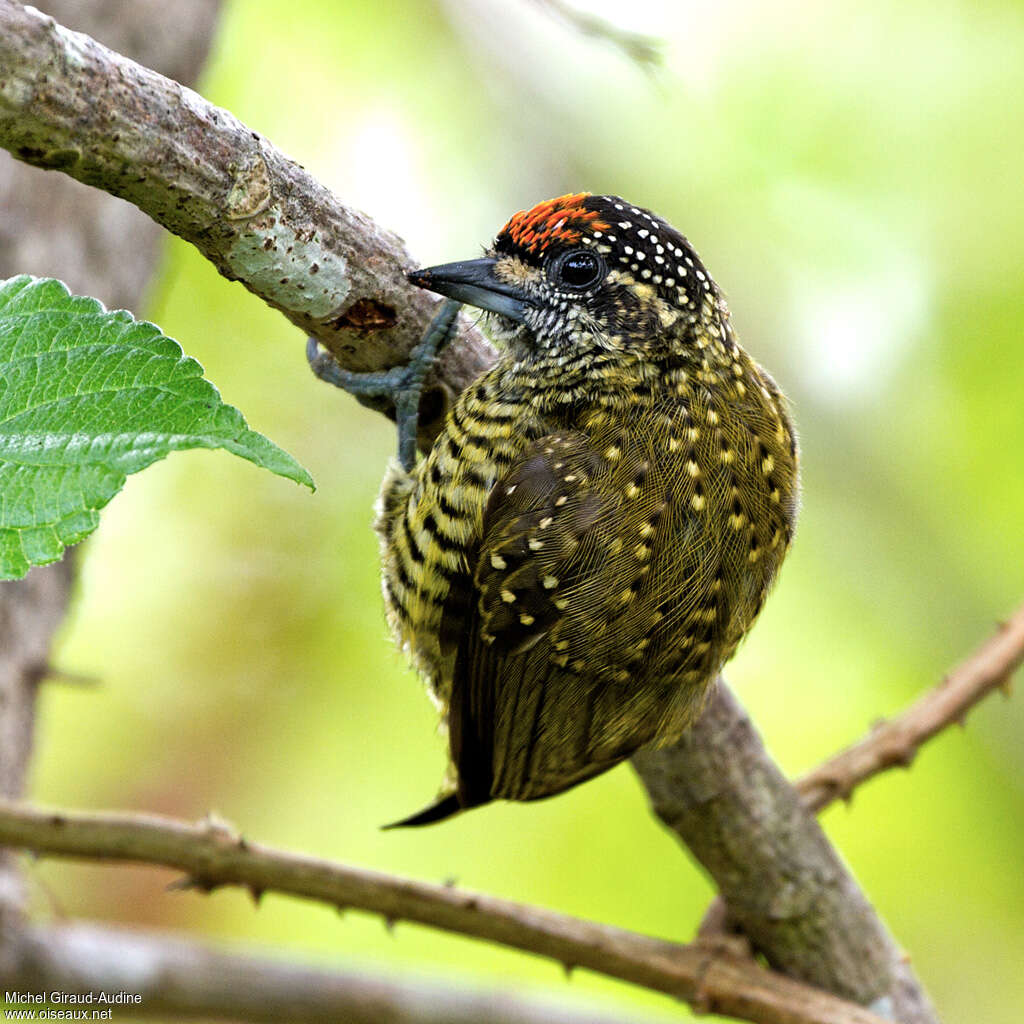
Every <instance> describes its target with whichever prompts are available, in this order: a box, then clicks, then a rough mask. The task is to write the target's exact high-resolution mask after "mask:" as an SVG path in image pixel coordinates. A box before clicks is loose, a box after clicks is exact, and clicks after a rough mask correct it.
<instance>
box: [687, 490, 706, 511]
mask: <svg viewBox="0 0 1024 1024" xmlns="http://www.w3.org/2000/svg"><path fill="white" fill-rule="evenodd" d="M690 505H691V506H692V507H693V510H694V511H695V512H703V511H704V505H705V501H704V495H703V494H695V495H694V496H693V497H692V498H690Z"/></svg>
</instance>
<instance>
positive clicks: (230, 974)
mask: <svg viewBox="0 0 1024 1024" xmlns="http://www.w3.org/2000/svg"><path fill="white" fill-rule="evenodd" d="M0 987H2V988H3V989H4V991H7V992H61V993H63V994H75V995H88V994H89V993H96V994H98V993H100V992H106V993H119V992H126V993H128V994H129V995H131V996H132V997H138V1002H129V1003H121V1004H118V1005H117V1006H115V1007H114V1019H115V1020H120V1019H122V1018H123V1017H129V1016H144V1017H147V1018H152V1017H153V1016H154V1015H156V1014H160V1015H162V1016H164V1017H167V1018H171V1017H180V1018H194V1017H201V1018H202V1019H203V1020H215V1019H216V1020H220V1019H223V1020H228V1021H239V1020H245V1021H251V1022H260V1024H337V1022H338V1021H344V1022H345V1024H382V1022H387V1024H625V1020H624V1019H623V1018H621V1017H614V1016H612V1015H605V1014H597V1013H595V1012H594V1011H593V1010H592V1009H588V1010H586V1011H584V1010H579V1009H574V1008H572V1007H571V1006H565V1005H558V1004H556V1003H553V1002H550V1001H549V1002H541V1001H539V1000H536V999H524V998H523V997H521V996H518V995H516V994H514V993H512V992H494V991H484V990H478V991H474V990H463V989H459V988H454V987H453V986H452V985H450V984H446V985H441V984H438V983H434V984H428V983H426V982H414V981H409V980H403V979H393V978H375V977H372V976H368V975H367V974H366V973H365V972H363V971H360V972H358V973H356V972H352V971H340V970H336V969H332V970H327V969H324V968H316V967H311V966H310V967H307V966H300V965H297V964H292V963H285V962H282V961H281V960H280V959H279V958H274V959H271V958H270V957H265V956H253V955H251V954H250V955H246V954H242V953H238V952H228V951H226V950H222V949H218V948H217V947H215V946H210V945H205V944H202V943H198V942H195V941H193V940H190V939H185V938H182V937H180V936H177V935H169V934H159V933H147V932H140V931H134V930H133V931H120V930H117V929H113V928H107V927H104V926H101V925H94V924H89V923H85V922H75V923H72V924H63V925H56V926H49V927H32V928H28V929H26V930H25V931H24V933H23V934H21V935H20V936H19V937H18V942H17V945H16V947H15V949H14V950H13V955H12V956H11V957H9V958H8V967H7V969H6V970H4V969H3V967H2V966H0ZM27 1008H29V1009H31V1008H32V1007H31V1006H28V1007H27ZM630 1024H643V1022H642V1020H638V1019H637V1018H636V1017H635V1016H630Z"/></svg>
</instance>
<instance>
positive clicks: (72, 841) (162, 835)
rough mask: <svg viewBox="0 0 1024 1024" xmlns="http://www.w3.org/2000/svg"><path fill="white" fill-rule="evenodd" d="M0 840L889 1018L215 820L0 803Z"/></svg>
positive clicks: (783, 1009) (621, 935) (592, 965)
mask: <svg viewBox="0 0 1024 1024" xmlns="http://www.w3.org/2000/svg"><path fill="white" fill-rule="evenodd" d="M0 844H3V845H8V846H15V847H19V848H22V849H26V850H31V851H32V852H33V853H36V854H40V855H59V856H66V857H80V858H89V859H93V860H106V861H128V862H135V863H147V864H161V865H164V866H166V867H172V868H176V869H178V870H180V871H183V872H184V873H185V876H186V877H185V881H184V883H183V885H184V886H186V887H189V888H198V889H202V890H211V889H214V888H216V887H217V886H221V885H238V886H244V887H245V888H247V889H248V890H249V891H250V892H252V893H253V895H254V896H256V897H261V896H262V895H263V894H264V893H266V892H280V893H287V894H289V895H292V896H298V897H302V898H304V899H311V900H318V901H320V902H323V903H327V904H330V905H331V906H335V907H338V908H342V909H347V908H355V909H358V910H365V911H369V912H371V913H376V914H380V915H381V916H382V917H384V918H385V920H386V921H388V922H396V921H414V922H417V923H419V924H424V925H428V926H429V927H433V928H440V929H443V930H445V931H451V932H456V933H458V934H460V935H469V936H472V937H474V938H478V939H484V940H486V941H488V942H495V943H498V944H500V945H503V946H510V947H512V948H514V949H521V950H524V951H526V952H530V953H536V954H539V955H540V956H544V957H549V958H551V959H553V960H557V961H559V962H561V963H563V964H565V965H566V966H567V967H584V968H587V969H589V970H593V971H597V972H599V973H602V974H607V975H609V976H611V977H614V978H619V979H621V980H623V981H628V982H632V983H634V984H636V985H641V986H643V987H645V988H650V989H654V990H655V991H658V992H665V993H667V994H669V995H672V996H675V997H677V998H679V999H683V1000H686V1001H687V1002H690V1003H693V1004H695V1005H698V1006H699V1007H700V1008H701V1009H705V1010H714V1011H715V1012H718V1013H723V1014H726V1015H729V1016H733V1017H737V1018H739V1019H741V1020H749V1021H756V1022H759V1024H882V1021H881V1019H880V1018H879V1017H877V1016H876V1015H875V1014H873V1013H870V1012H869V1011H867V1010H865V1009H863V1008H862V1007H860V1006H855V1005H853V1004H851V1003H847V1002H844V1001H842V1000H840V999H837V998H836V997H835V996H832V995H828V994H826V993H825V992H821V991H818V990H816V989H814V988H811V987H810V986H807V985H803V984H800V983H799V982H795V981H793V980H792V979H790V978H786V977H784V976H783V975H781V974H777V973H774V972H771V971H766V970H765V969H764V968H762V967H759V966H758V965H757V963H756V962H755V961H754V960H753V959H752V958H748V957H741V956H737V955H735V954H732V953H728V952H723V951H720V950H717V949H714V948H704V947H701V946H699V945H697V946H686V945H681V944H679V943H673V942H665V941H661V940H659V939H654V938H649V937H648V936H645V935H640V934H637V933H634V932H628V931H625V930H623V929H620V928H613V927H611V926H609V925H602V924H596V923H593V922H590V921H582V920H579V919H577V918H573V917H568V916H566V915H564V914H558V913H555V912H553V911H550V910H544V909H542V908H539V907H528V906H524V905H522V904H518V903H512V902H509V901H507V900H501V899H497V898H495V897H493V896H485V895H482V894H478V893H468V892H462V891H460V890H458V889H455V888H452V887H448V886H443V885H430V884H428V883H425V882H417V881H413V880H411V879H402V878H395V877H392V876H390V875H385V874H381V873H379V872H374V871H368V870H365V869H361V868H353V867H348V866H345V865H341V864H334V863H331V862H329V861H325V860H321V859H318V858H315V857H309V856H305V855H303V854H296V853H289V852H286V851H282V850H275V849H272V848H270V847H266V846H262V845H259V844H256V843H254V842H251V841H250V840H247V839H244V838H242V837H241V836H240V835H238V834H237V833H236V832H234V830H232V829H231V828H229V827H227V826H226V825H224V824H222V823H220V822H216V821H206V822H202V823H199V824H190V823H188V822H182V821H177V820H174V819H171V818H164V817H158V816H154V815H130V814H81V813H75V814H70V813H66V812H63V811H47V810H40V809H37V808H33V807H27V806H19V805H15V804H0Z"/></svg>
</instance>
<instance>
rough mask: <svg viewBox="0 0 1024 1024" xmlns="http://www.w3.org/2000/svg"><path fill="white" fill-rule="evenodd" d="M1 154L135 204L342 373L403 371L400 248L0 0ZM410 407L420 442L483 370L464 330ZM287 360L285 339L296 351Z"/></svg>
mask: <svg viewBox="0 0 1024 1024" xmlns="http://www.w3.org/2000/svg"><path fill="white" fill-rule="evenodd" d="M0 146H3V147H4V148H5V149H8V150H10V152H11V153H12V154H13V155H14V156H16V157H17V158H18V159H19V160H24V161H26V162H27V163H31V164H34V165H35V166H37V167H44V168H49V169H54V170H60V171H62V172H64V173H65V174H68V175H70V176H71V177H73V178H77V179H78V180H79V181H83V182H85V183H86V184H88V185H94V186H96V187H97V188H100V189H102V190H103V191H105V192H109V193H111V194H112V195H115V196H120V197H121V198H122V199H127V200H128V201H129V202H131V203H134V204H135V205H136V206H137V207H139V209H141V210H142V211H143V212H144V213H147V214H149V216H150V217H152V218H153V219H154V220H155V221H156V222H157V223H159V224H161V225H162V226H163V227H165V228H166V229H167V230H168V231H171V232H173V233H174V234H176V235H180V236H181V237H182V238H184V239H186V240H187V241H189V242H191V243H192V244H193V245H195V246H196V248H198V249H199V251H200V252H202V254H203V255H204V256H206V257H207V259H209V260H210V261H211V262H212V263H213V264H214V265H215V266H216V267H217V269H218V270H219V271H220V272H221V273H222V274H223V275H224V276H225V277H227V278H229V279H231V280H237V281H241V282H242V284H244V285H245V287H246V288H248V289H249V290H250V291H251V292H253V293H255V294H256V295H258V296H259V297H260V298H262V299H263V300H264V301H265V302H267V303H269V304H270V305H271V306H273V307H274V308H275V309H279V310H280V311H281V312H282V313H284V315H285V316H286V317H288V319H289V320H291V321H292V323H294V324H296V325H297V326H299V327H300V328H301V329H302V330H303V331H304V332H305V333H306V334H312V335H315V336H316V337H317V338H318V339H319V341H320V342H321V343H322V344H323V345H324V346H325V347H326V348H328V349H329V350H330V351H331V352H332V353H333V354H334V355H335V357H336V358H337V359H338V361H339V362H340V363H341V364H342V365H343V366H345V367H346V368H347V369H350V370H373V369H382V368H384V367H387V366H392V365H395V364H397V363H401V362H403V361H404V359H405V357H406V356H407V355H408V352H409V350H410V349H411V348H412V347H413V345H415V344H416V342H417V341H418V340H419V338H420V337H421V335H422V334H423V332H424V330H425V329H426V326H427V324H428V322H429V320H430V315H431V310H432V308H433V306H434V304H435V301H436V300H434V299H432V298H431V297H430V296H429V295H428V294H427V293H426V292H424V291H422V290H421V289H418V288H414V287H412V286H411V285H409V284H408V283H407V282H406V280H405V276H404V272H405V271H406V270H408V269H410V268H411V267H412V266H413V265H414V262H413V260H412V258H411V257H410V255H409V253H408V252H407V251H406V249H405V246H404V244H403V243H402V240H401V239H400V238H399V237H398V236H397V235H395V234H393V233H392V232H390V231H387V230H385V229H384V228H382V227H380V226H379V225H378V224H376V223H375V222H374V221H373V220H371V219H370V218H369V217H367V216H366V215H365V214H362V213H360V212H358V211H356V210H353V209H351V208H349V207H347V206H343V205H342V204H341V203H339V202H338V200H337V199H336V198H335V196H334V195H332V194H331V192H330V191H329V190H328V189H326V188H324V186H323V185H321V184H320V183H319V182H318V181H316V179H314V178H313V177H311V176H310V175H309V174H307V173H306V171H305V170H303V168H302V167H300V166H299V165H298V164H297V163H295V161H293V160H291V159H289V158H288V157H287V156H285V154H283V153H282V152H280V150H278V149H276V148H275V147H274V146H273V145H272V144H271V143H270V142H268V141H267V140H266V139H264V138H262V137H261V136H260V135H259V134H258V133H256V132H254V131H252V130H251V129H249V128H248V127H246V126H245V125H244V124H242V123H241V122H240V121H239V120H238V119H237V118H236V117H235V116H234V115H232V114H230V113H229V112H228V111H226V110H223V109H221V108H219V107H215V106H213V105H212V104H210V103H208V102H207V101H206V100H204V99H203V98H202V97H201V96H199V95H197V94H196V93H194V92H193V91H192V90H191V89H187V88H185V87H184V86H182V85H180V84H178V82H175V81H172V80H171V79H169V78H164V77H163V76H162V75H159V74H157V73H156V72H155V71H151V70H149V69H147V68H144V67H142V66H141V65H139V64H136V63H135V62H134V61H131V60H128V59H127V58H126V57H122V56H121V55H119V54H117V53H114V52H113V51H112V50H109V49H107V48H106V47H104V46H102V45H100V44H99V43H98V42H96V41H95V40H93V39H91V38H89V37H88V36H85V35H81V34H79V33H77V32H72V31H70V30H68V29H66V28H64V27H63V26H61V25H59V24H58V23H57V22H55V21H54V20H53V19H52V18H49V17H46V16H45V15H42V14H40V13H39V12H38V11H35V10H33V9H32V8H26V7H23V6H22V5H21V4H18V3H14V2H13V0H0ZM459 337H460V342H461V343H460V344H459V345H456V346H452V347H451V348H450V349H449V351H448V353H447V354H446V355H445V356H443V357H442V364H441V373H440V380H441V382H442V384H443V385H444V387H443V389H442V390H438V388H437V386H436V385H437V382H436V381H435V383H434V386H433V387H432V388H430V387H428V391H427V395H428V396H430V397H428V398H426V399H425V404H424V406H423V411H424V427H425V429H427V430H429V429H430V427H431V425H432V424H435V425H436V420H437V419H438V418H439V416H440V415H441V413H442V411H443V409H444V408H445V405H446V402H445V401H444V397H445V393H447V392H451V391H456V392H457V391H459V390H461V389H462V388H463V387H465V386H466V384H468V383H469V382H470V381H471V380H472V379H473V378H474V377H476V376H477V375H478V374H479V373H480V372H481V371H482V370H483V369H484V368H485V367H486V365H487V364H488V362H489V361H490V360H491V358H492V357H493V354H492V352H491V349H490V346H489V344H488V343H487V342H486V341H485V340H484V339H483V337H482V336H481V335H480V334H479V333H478V332H477V331H476V330H475V329H474V328H472V327H471V326H470V325H469V323H468V321H464V322H463V326H462V329H461V332H460V336H459ZM301 351H302V349H301V347H300V345H299V343H298V339H296V352H297V353H301Z"/></svg>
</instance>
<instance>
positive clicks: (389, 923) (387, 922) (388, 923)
mask: <svg viewBox="0 0 1024 1024" xmlns="http://www.w3.org/2000/svg"><path fill="white" fill-rule="evenodd" d="M382 920H383V922H384V929H385V931H387V933H388V935H394V934H395V925H396V924H398V918H397V917H392V916H391V915H390V914H385V915H384V917H383V918H382Z"/></svg>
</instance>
